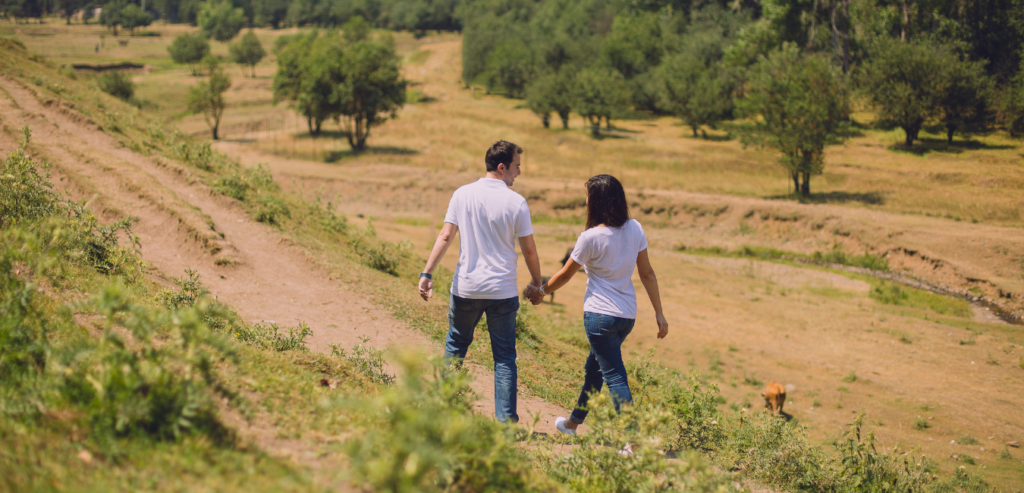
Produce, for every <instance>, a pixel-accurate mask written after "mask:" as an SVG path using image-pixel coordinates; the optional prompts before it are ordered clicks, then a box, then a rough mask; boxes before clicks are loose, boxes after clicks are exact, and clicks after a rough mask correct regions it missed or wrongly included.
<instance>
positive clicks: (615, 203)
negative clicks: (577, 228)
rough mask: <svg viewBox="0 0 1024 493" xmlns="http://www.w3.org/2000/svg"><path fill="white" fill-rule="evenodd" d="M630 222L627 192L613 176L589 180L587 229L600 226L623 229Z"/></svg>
mask: <svg viewBox="0 0 1024 493" xmlns="http://www.w3.org/2000/svg"><path fill="white" fill-rule="evenodd" d="M628 220H629V206H627V205H626V191H625V190H623V189H622V183H619V180H617V179H615V177H614V176H612V175H597V176H595V177H593V178H591V179H589V180H587V229H590V228H593V227H594V226H597V225H598V224H604V225H605V226H611V227H613V228H621V227H622V225H623V224H626V221H628Z"/></svg>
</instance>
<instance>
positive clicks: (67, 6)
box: [55, 0, 88, 26]
mask: <svg viewBox="0 0 1024 493" xmlns="http://www.w3.org/2000/svg"><path fill="white" fill-rule="evenodd" d="M55 6H56V7H57V10H59V11H60V16H61V17H63V18H64V20H65V22H67V25H69V26H70V25H71V17H73V16H74V15H75V12H76V11H78V9H80V8H84V9H85V10H88V6H87V5H85V4H84V3H83V2H82V0H57V1H56V2H55Z"/></svg>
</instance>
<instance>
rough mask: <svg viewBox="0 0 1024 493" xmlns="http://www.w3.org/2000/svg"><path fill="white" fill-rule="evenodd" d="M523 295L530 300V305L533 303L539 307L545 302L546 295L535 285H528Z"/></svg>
mask: <svg viewBox="0 0 1024 493" xmlns="http://www.w3.org/2000/svg"><path fill="white" fill-rule="evenodd" d="M523 295H525V296H526V297H527V298H529V300H530V303H533V304H534V305H539V304H541V302H542V301H544V295H543V294H541V292H540V286H535V285H533V284H530V285H527V286H526V289H525V290H523Z"/></svg>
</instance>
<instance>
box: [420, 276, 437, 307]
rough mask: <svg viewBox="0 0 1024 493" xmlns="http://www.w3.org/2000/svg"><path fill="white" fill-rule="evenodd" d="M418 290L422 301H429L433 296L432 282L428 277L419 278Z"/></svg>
mask: <svg viewBox="0 0 1024 493" xmlns="http://www.w3.org/2000/svg"><path fill="white" fill-rule="evenodd" d="M419 289H420V297H421V298H423V301H430V298H432V297H433V296H434V280H433V279H430V278H429V277H421V278H420V288H419Z"/></svg>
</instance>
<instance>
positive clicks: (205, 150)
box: [169, 136, 214, 171]
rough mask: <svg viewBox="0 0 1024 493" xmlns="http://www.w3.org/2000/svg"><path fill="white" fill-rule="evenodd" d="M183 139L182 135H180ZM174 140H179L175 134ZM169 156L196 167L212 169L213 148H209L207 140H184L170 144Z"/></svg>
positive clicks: (205, 169) (206, 169)
mask: <svg viewBox="0 0 1024 493" xmlns="http://www.w3.org/2000/svg"><path fill="white" fill-rule="evenodd" d="M182 139H184V137H182ZM175 140H179V139H178V138H177V136H176V139H175ZM169 154H170V157H172V158H174V159H178V160H180V161H184V162H185V163H188V164H190V165H192V166H195V167H196V168H199V169H201V170H204V171H212V170H213V160H214V155H213V149H211V148H210V143H209V142H195V143H193V142H191V141H188V140H186V141H184V142H178V143H177V144H174V145H173V146H171V149H170V152H169Z"/></svg>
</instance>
